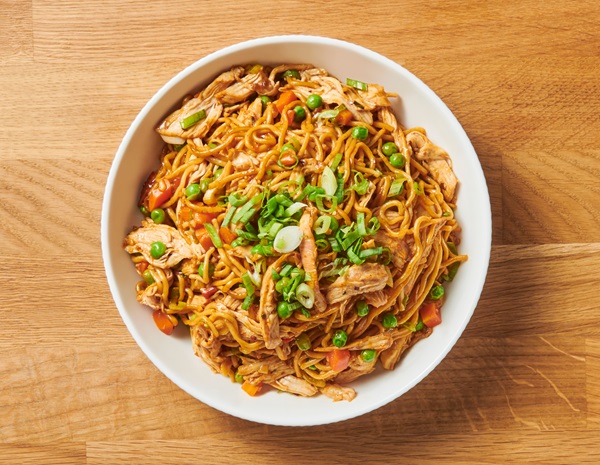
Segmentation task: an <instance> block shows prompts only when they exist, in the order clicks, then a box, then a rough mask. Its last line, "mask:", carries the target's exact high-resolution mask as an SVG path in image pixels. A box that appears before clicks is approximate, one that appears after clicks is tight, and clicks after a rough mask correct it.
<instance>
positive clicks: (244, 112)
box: [237, 98, 262, 126]
mask: <svg viewBox="0 0 600 465" xmlns="http://www.w3.org/2000/svg"><path fill="white" fill-rule="evenodd" d="M261 115H262V101H261V100H260V98H256V99H254V101H253V102H252V103H251V104H250V105H248V106H247V107H246V108H242V109H241V110H240V111H239V113H238V117H237V119H238V121H239V122H240V123H242V124H243V125H244V126H252V125H253V124H254V123H255V122H256V121H257V120H258V119H259V118H260V117H261Z"/></svg>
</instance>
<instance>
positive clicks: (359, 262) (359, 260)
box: [346, 249, 365, 265]
mask: <svg viewBox="0 0 600 465" xmlns="http://www.w3.org/2000/svg"><path fill="white" fill-rule="evenodd" d="M346 253H347V254H348V258H349V259H350V261H351V262H352V263H354V264H355V265H362V264H363V263H364V262H365V261H364V260H363V259H362V258H360V257H359V256H358V254H357V253H356V252H354V251H353V250H352V249H348V250H347V251H346Z"/></svg>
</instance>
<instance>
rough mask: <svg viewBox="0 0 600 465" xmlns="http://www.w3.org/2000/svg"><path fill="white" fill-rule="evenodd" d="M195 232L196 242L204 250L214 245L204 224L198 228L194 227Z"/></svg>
mask: <svg viewBox="0 0 600 465" xmlns="http://www.w3.org/2000/svg"><path fill="white" fill-rule="evenodd" d="M195 234H196V239H198V242H199V243H200V245H201V246H202V248H203V249H204V250H208V249H210V248H211V247H214V245H213V242H212V239H211V238H210V236H209V234H208V232H207V231H206V228H205V227H204V226H201V227H200V228H198V229H196V231H195Z"/></svg>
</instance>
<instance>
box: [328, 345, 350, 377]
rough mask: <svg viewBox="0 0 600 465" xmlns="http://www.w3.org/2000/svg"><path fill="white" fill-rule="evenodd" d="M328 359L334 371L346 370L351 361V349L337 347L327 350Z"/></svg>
mask: <svg viewBox="0 0 600 465" xmlns="http://www.w3.org/2000/svg"><path fill="white" fill-rule="evenodd" d="M327 361H328V362H329V366H330V367H331V369H332V370H333V371H336V372H340V371H344V370H345V369H346V368H348V364H349V363H350V351H349V350H348V349H335V350H332V351H331V352H327Z"/></svg>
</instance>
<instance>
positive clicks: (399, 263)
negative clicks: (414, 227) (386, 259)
mask: <svg viewBox="0 0 600 465" xmlns="http://www.w3.org/2000/svg"><path fill="white" fill-rule="evenodd" d="M374 239H375V243H376V244H378V245H380V246H382V247H387V248H388V249H390V254H391V258H392V263H393V264H394V266H395V267H396V268H398V269H399V270H403V269H404V266H405V265H406V262H407V261H408V260H409V259H410V257H411V255H412V251H411V243H412V242H413V239H412V237H411V238H408V237H405V238H403V239H398V238H396V237H392V236H390V235H389V234H388V233H387V232H386V231H384V230H383V229H380V230H379V231H377V232H376V233H375V236H374Z"/></svg>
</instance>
